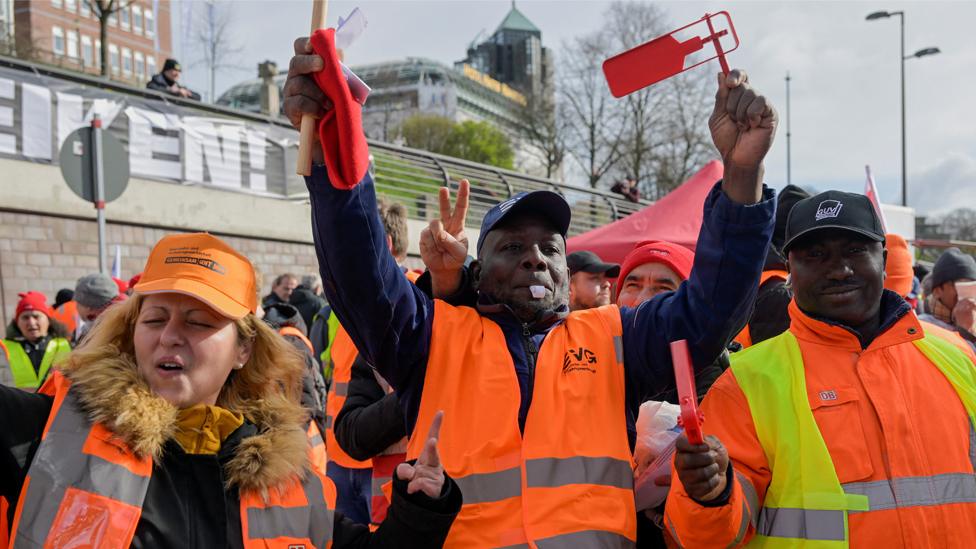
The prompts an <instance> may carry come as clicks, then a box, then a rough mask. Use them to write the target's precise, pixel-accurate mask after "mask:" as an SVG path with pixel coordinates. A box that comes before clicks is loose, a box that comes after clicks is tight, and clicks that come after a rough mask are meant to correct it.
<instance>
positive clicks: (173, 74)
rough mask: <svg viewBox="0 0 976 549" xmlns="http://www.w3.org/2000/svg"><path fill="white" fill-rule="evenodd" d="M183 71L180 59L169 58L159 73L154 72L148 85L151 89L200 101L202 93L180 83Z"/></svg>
mask: <svg viewBox="0 0 976 549" xmlns="http://www.w3.org/2000/svg"><path fill="white" fill-rule="evenodd" d="M182 72H183V68H182V67H181V66H180V62H179V61H177V60H176V59H167V60H166V62H165V63H163V70H162V71H160V72H159V73H158V74H154V75H153V77H152V79H151V80H150V81H149V82H148V83H147V84H146V87H147V88H149V89H150V90H156V91H161V92H166V93H168V94H170V95H175V96H176V97H183V98H186V99H193V100H194V101H199V100H200V94H198V93H196V92H195V91H192V90H190V89H189V88H184V87H183V86H181V85H180V83H179V80H180V74H181V73H182Z"/></svg>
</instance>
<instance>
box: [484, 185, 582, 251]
mask: <svg viewBox="0 0 976 549" xmlns="http://www.w3.org/2000/svg"><path fill="white" fill-rule="evenodd" d="M522 212H532V214H534V215H535V216H538V217H541V218H544V219H546V220H547V221H549V222H550V223H552V225H553V226H554V227H555V228H556V230H558V231H559V234H561V235H563V238H566V233H567V232H568V231H569V222H570V218H571V217H572V213H571V212H570V209H569V204H568V203H567V202H566V199H565V198H563V197H562V196H560V195H558V194H556V193H554V192H552V191H532V192H521V193H518V194H517V195H515V196H513V197H512V198H509V199H508V200H506V201H504V202H502V203H499V204H495V205H494V206H492V208H491V209H490V210H488V213H486V214H485V218H484V220H482V221H481V234H480V235H479V236H478V248H477V253H478V255H481V245H482V244H484V242H485V237H486V236H488V233H490V232H491V231H492V230H493V229H495V227H497V226H498V224H499V223H501V222H502V221H504V220H505V219H506V218H511V216H513V215H515V214H517V213H522Z"/></svg>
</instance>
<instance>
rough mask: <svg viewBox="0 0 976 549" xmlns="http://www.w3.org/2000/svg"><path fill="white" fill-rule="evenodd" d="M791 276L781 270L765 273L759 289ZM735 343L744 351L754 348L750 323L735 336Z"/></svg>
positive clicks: (760, 277)
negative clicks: (774, 280)
mask: <svg viewBox="0 0 976 549" xmlns="http://www.w3.org/2000/svg"><path fill="white" fill-rule="evenodd" d="M789 276H790V273H788V272H786V271H781V270H779V269H773V270H769V271H763V272H762V275H760V276H759V287H760V288H762V287H763V284H765V283H766V282H767V281H768V280H769V279H771V278H778V279H780V280H784V281H785V280H788V279H789ZM734 341H735V342H737V343H738V344H739V345H742V348H743V349H746V348H748V347H752V335H751V334H750V333H749V324H748V323H746V327H745V328H743V329H742V331H741V332H739V335H737V336H735V339H734Z"/></svg>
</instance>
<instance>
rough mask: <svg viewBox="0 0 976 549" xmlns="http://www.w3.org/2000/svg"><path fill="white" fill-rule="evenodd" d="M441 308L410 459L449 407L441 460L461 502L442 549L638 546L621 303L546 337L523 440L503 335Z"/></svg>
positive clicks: (462, 312)
mask: <svg viewBox="0 0 976 549" xmlns="http://www.w3.org/2000/svg"><path fill="white" fill-rule="evenodd" d="M434 303H435V305H434V325H433V331H432V336H431V342H430V355H429V358H428V361H427V372H426V376H425V379H424V391H423V395H422V397H421V401H420V411H419V415H418V418H417V423H416V426H415V428H414V433H413V435H412V436H411V437H410V442H409V445H408V449H407V456H408V457H409V458H416V457H418V456H419V455H420V453H421V451H422V450H423V447H424V443H425V442H426V440H427V437H426V433H427V430H428V429H429V428H430V425H431V422H432V421H433V418H434V415H435V414H436V413H437V411H438V410H444V423H443V425H442V426H441V432H440V444H439V449H440V455H441V462H442V463H443V465H444V469H445V471H446V472H447V473H448V474H450V475H451V476H452V477H453V478H454V479H455V481H457V483H458V485H459V486H460V487H461V493H462V494H463V495H464V505H463V506H462V508H461V513H460V515H459V516H458V517H457V519H456V520H455V521H454V525H453V527H452V528H451V531H450V533H449V534H448V537H447V541H446V543H445V547H464V548H474V547H500V546H509V545H526V544H528V546H530V547H533V548H534V547H540V548H544V547H633V546H634V542H635V539H636V536H637V512H636V510H635V507H634V493H633V484H634V477H633V465H632V458H631V452H630V445H629V443H628V439H627V428H626V420H625V418H626V416H627V410H626V404H625V400H626V399H625V385H626V382H625V378H626V376H625V374H624V368H623V343H622V327H621V321H620V310H619V309H618V308H617V306H616V305H608V306H605V307H600V308H597V309H588V310H582V311H575V312H572V313H570V314H569V316H568V317H567V318H566V320H565V322H563V323H562V324H560V325H559V326H556V327H555V328H553V329H552V331H550V332H549V334H548V335H547V336H546V338H545V340H544V342H543V344H542V346H541V349H540V350H539V354H538V359H537V361H536V368H535V381H534V388H533V393H532V406H531V407H530V408H529V412H528V417H527V418H526V421H525V429H524V432H520V431H519V423H518V413H519V403H520V398H521V397H520V391H519V383H518V378H517V377H516V374H515V366H514V364H513V362H512V357H511V354H510V353H509V350H508V345H507V344H506V343H505V336H504V334H503V333H502V330H501V328H500V327H499V326H498V325H497V324H495V323H494V322H492V321H491V320H489V319H487V318H484V317H482V316H481V315H479V314H478V312H477V311H475V310H474V309H472V308H470V307H453V306H451V305H448V304H447V303H445V302H443V301H440V300H435V302H434Z"/></svg>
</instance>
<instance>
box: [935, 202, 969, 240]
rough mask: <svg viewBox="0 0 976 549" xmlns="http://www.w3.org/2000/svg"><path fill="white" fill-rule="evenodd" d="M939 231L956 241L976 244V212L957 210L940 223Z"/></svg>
mask: <svg viewBox="0 0 976 549" xmlns="http://www.w3.org/2000/svg"><path fill="white" fill-rule="evenodd" d="M939 230H941V231H942V232H944V233H947V234H948V235H949V236H950V237H951V238H952V239H954V240H968V241H970V242H976V210H973V209H971V208H956V209H955V210H952V211H951V212H949V213H947V214H945V216H943V217H942V219H941V220H940V221H939Z"/></svg>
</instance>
